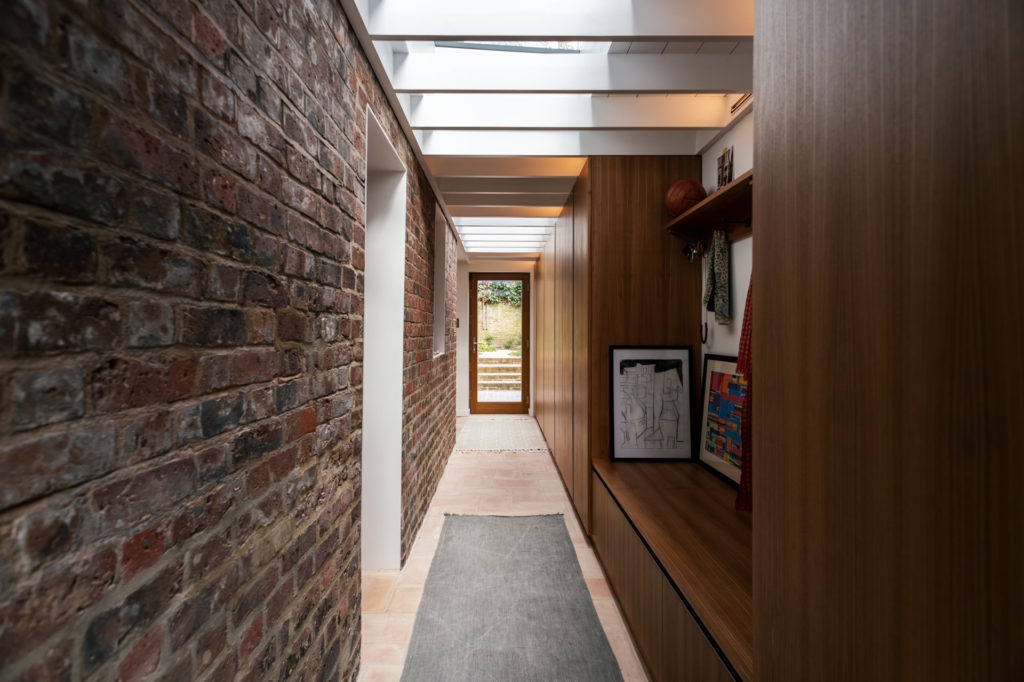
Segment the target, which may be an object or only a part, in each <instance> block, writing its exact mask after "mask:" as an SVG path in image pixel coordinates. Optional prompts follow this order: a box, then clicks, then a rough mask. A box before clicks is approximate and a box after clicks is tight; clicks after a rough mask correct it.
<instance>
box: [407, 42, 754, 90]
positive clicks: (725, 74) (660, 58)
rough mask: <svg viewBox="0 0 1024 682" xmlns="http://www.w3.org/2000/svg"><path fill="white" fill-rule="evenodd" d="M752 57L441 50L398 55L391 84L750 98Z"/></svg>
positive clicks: (421, 87)
mask: <svg viewBox="0 0 1024 682" xmlns="http://www.w3.org/2000/svg"><path fill="white" fill-rule="evenodd" d="M753 83H754V60H753V55H750V54H530V53H519V52H494V51H489V50H438V51H436V52H413V53H404V54H396V55H395V70H394V75H393V78H392V85H393V86H394V89H395V91H396V92H411V93H432V92H448V93H472V92H489V93H501V92H507V93H529V92H536V93H643V92H658V93H739V92H751V91H752V89H753Z"/></svg>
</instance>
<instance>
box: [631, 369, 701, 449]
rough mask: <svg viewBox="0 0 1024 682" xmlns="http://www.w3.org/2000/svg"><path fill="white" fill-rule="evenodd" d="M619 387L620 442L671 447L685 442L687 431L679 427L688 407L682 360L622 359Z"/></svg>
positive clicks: (638, 446) (633, 445)
mask: <svg viewBox="0 0 1024 682" xmlns="http://www.w3.org/2000/svg"><path fill="white" fill-rule="evenodd" d="M619 390H620V395H621V396H622V404H621V411H620V414H619V438H618V441H619V443H620V445H621V446H623V447H625V448H630V449H640V450H664V449H670V450H672V449H675V448H677V447H680V446H681V445H682V444H683V442H684V441H685V440H686V435H685V434H683V433H680V427H681V422H682V420H681V415H683V414H685V410H686V407H685V405H684V404H683V395H684V392H683V363H682V361H681V360H621V361H620V362H619Z"/></svg>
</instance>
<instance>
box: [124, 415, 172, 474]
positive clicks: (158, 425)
mask: <svg viewBox="0 0 1024 682" xmlns="http://www.w3.org/2000/svg"><path fill="white" fill-rule="evenodd" d="M123 438H124V452H123V457H124V460H125V461H126V462H133V463H134V462H139V461H142V460H147V459H152V458H153V457H156V456H158V455H162V454H164V453H166V452H169V451H170V449H171V448H172V447H173V446H174V434H173V429H172V420H171V415H170V413H168V412H167V411H164V410H161V411H159V412H156V413H155V414H146V415H142V416H140V417H137V418H135V419H133V420H132V421H131V422H129V423H128V425H127V426H125V427H124V430H123Z"/></svg>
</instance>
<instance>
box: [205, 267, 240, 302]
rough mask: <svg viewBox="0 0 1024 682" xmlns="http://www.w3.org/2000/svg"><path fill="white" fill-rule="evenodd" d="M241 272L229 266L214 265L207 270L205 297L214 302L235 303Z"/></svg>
mask: <svg viewBox="0 0 1024 682" xmlns="http://www.w3.org/2000/svg"><path fill="white" fill-rule="evenodd" d="M240 281H241V271H240V270H239V269H238V268H235V267H232V266H230V265H221V264H220V263H214V264H213V265H211V266H210V268H209V276H208V278H207V284H206V296H207V298H212V299H214V300H216V301H231V302H234V301H237V300H238V284H239V282H240Z"/></svg>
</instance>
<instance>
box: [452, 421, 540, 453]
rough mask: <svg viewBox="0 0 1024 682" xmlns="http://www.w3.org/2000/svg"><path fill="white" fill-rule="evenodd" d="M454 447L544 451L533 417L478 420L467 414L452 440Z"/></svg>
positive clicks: (462, 448)
mask: <svg viewBox="0 0 1024 682" xmlns="http://www.w3.org/2000/svg"><path fill="white" fill-rule="evenodd" d="M455 449H456V450H547V449H548V444H547V442H546V441H545V440H544V435H543V434H542V433H541V432H540V427H539V426H537V420H536V419H534V418H533V417H526V418H525V419H486V418H484V419H481V418H478V417H470V418H469V419H467V420H466V425H465V426H464V427H463V428H462V431H461V432H460V433H459V435H458V437H457V438H456V439H455Z"/></svg>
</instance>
